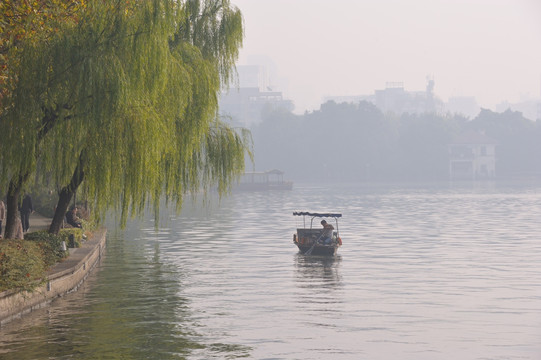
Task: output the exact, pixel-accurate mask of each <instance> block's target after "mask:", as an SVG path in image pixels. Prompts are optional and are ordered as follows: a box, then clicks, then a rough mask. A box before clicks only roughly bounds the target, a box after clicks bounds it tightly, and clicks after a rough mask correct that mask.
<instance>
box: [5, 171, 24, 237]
mask: <svg viewBox="0 0 541 360" xmlns="http://www.w3.org/2000/svg"><path fill="white" fill-rule="evenodd" d="M28 176H29V175H28V174H26V175H23V176H18V177H17V179H16V180H15V179H11V181H10V182H9V189H8V194H7V196H6V210H7V211H6V212H7V214H6V228H5V230H4V238H6V239H14V238H15V235H16V234H17V224H18V222H17V218H19V217H20V215H19V197H20V195H21V189H22V187H23V185H24V183H25V182H26V179H28Z"/></svg>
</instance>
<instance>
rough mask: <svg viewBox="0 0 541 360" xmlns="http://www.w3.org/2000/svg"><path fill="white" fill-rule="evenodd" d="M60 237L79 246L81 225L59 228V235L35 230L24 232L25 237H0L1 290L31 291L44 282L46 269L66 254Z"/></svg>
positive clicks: (68, 244)
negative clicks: (14, 238) (13, 238)
mask: <svg viewBox="0 0 541 360" xmlns="http://www.w3.org/2000/svg"><path fill="white" fill-rule="evenodd" d="M62 241H65V242H66V246H70V247H79V246H80V245H81V243H82V241H83V229H79V228H69V229H62V230H60V233H59V234H58V235H53V234H49V233H48V232H47V231H45V230H44V231H35V232H31V233H27V234H25V236H24V240H11V239H2V240H0V292H2V291H5V290H15V291H33V290H34V289H35V288H37V287H38V286H39V285H41V284H43V283H44V282H45V281H46V280H47V279H46V272H47V270H48V269H49V268H50V267H51V266H53V265H55V264H56V263H58V262H60V261H62V260H64V259H65V258H66V257H67V256H68V252H67V251H64V250H62Z"/></svg>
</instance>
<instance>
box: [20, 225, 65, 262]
mask: <svg viewBox="0 0 541 360" xmlns="http://www.w3.org/2000/svg"><path fill="white" fill-rule="evenodd" d="M24 238H25V240H29V241H34V242H36V243H37V244H38V245H39V247H40V248H41V249H42V256H43V259H44V261H45V264H46V266H48V267H49V266H52V265H54V264H56V263H57V262H59V261H60V260H62V259H64V258H65V257H66V256H67V255H68V253H67V251H63V250H62V241H65V240H64V239H63V238H62V237H61V236H60V235H54V234H49V233H48V232H47V231H45V230H43V231H34V232H31V233H26V234H25V235H24ZM66 246H67V242H66Z"/></svg>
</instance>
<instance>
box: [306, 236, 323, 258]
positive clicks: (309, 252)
mask: <svg viewBox="0 0 541 360" xmlns="http://www.w3.org/2000/svg"><path fill="white" fill-rule="evenodd" d="M324 233H325V232H322V233H321V235H319V237H318V238H317V239H316V241H314V243H313V244H312V246H311V247H310V249H308V250H306V252H305V253H304V255H311V254H312V250H314V247H315V246H316V244H317V242H318V240H319V239H321V237H322V236H323V234H324Z"/></svg>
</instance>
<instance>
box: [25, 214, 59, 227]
mask: <svg viewBox="0 0 541 360" xmlns="http://www.w3.org/2000/svg"><path fill="white" fill-rule="evenodd" d="M51 221H53V219H50V218H46V217H44V216H42V215H40V214H38V213H37V212H35V213H33V214H32V215H30V229H28V231H38V230H47V229H49V226H51Z"/></svg>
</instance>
